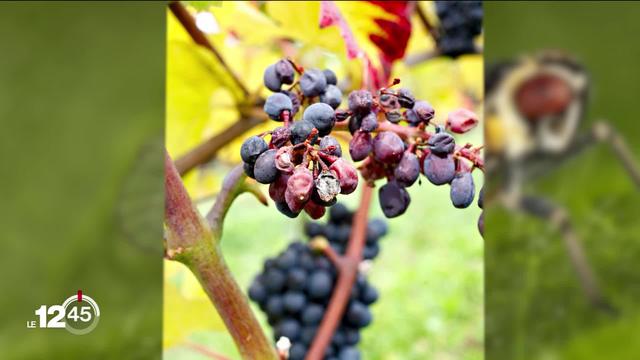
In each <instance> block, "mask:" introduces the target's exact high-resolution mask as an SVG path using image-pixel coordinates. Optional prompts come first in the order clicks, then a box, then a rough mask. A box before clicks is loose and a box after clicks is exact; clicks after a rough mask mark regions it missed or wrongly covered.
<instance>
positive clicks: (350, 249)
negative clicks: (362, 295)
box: [306, 185, 373, 360]
mask: <svg viewBox="0 0 640 360" xmlns="http://www.w3.org/2000/svg"><path fill="white" fill-rule="evenodd" d="M372 193H373V188H372V187H370V186H367V185H363V188H362V198H361V199H360V205H359V207H358V210H357V211H356V213H355V215H354V218H353V227H352V230H351V235H350V237H349V243H348V244H347V251H346V253H345V255H338V254H335V253H334V254H332V255H331V258H332V262H334V263H335V265H336V268H337V269H338V280H337V282H336V286H335V289H334V290H333V294H331V299H330V300H329V305H328V306H327V311H326V312H325V314H324V317H323V318H322V322H321V323H320V327H319V328H318V333H317V334H316V336H315V338H314V339H313V343H312V344H311V347H310V348H309V352H308V353H307V357H306V360H321V359H322V358H323V357H324V352H325V350H326V348H327V346H329V344H330V343H331V339H332V338H333V334H334V332H335V331H336V329H337V328H338V325H339V324H340V320H341V319H342V315H343V314H344V311H345V308H346V307H347V303H348V302H349V297H350V296H351V289H352V288H353V284H354V283H355V281H356V278H357V275H358V264H360V262H361V261H362V250H363V248H364V244H365V241H366V232H367V219H368V217H369V206H370V204H371V195H372ZM327 251H330V250H328V249H327Z"/></svg>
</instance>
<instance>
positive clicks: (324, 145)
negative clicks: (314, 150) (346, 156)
mask: <svg viewBox="0 0 640 360" xmlns="http://www.w3.org/2000/svg"><path fill="white" fill-rule="evenodd" d="M330 146H333V148H332V150H327V149H328V148H329V147H330ZM320 150H321V151H323V152H324V153H325V154H328V155H333V156H337V157H342V147H341V146H340V143H339V142H338V139H336V138H334V137H333V136H329V135H327V136H325V137H323V138H322V139H320Z"/></svg>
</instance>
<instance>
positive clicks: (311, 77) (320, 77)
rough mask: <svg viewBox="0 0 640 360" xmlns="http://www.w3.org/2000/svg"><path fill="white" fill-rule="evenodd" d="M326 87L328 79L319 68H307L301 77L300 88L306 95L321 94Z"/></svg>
mask: <svg viewBox="0 0 640 360" xmlns="http://www.w3.org/2000/svg"><path fill="white" fill-rule="evenodd" d="M326 87H327V79H326V78H325V76H324V73H323V72H322V71H320V70H318V69H307V70H305V71H304V73H303V74H302V76H301V77H300V89H301V90H302V93H303V94H304V96H306V97H314V96H320V95H321V94H322V93H324V90H325V88H326Z"/></svg>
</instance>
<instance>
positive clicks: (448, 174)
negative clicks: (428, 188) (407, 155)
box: [422, 153, 456, 185]
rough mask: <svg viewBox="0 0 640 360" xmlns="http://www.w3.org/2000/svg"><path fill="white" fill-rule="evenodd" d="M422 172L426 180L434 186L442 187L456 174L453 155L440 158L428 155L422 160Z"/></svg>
mask: <svg viewBox="0 0 640 360" xmlns="http://www.w3.org/2000/svg"><path fill="white" fill-rule="evenodd" d="M422 170H423V172H424V175H425V176H426V177H427V179H428V180H429V181H430V182H431V183H433V184H434V185H442V184H446V183H448V182H450V181H451V180H453V177H454V176H455V174H456V165H455V162H454V160H453V155H451V154H449V155H447V156H446V157H440V156H438V155H434V154H431V153H429V155H427V156H426V157H425V158H424V164H423V166H422Z"/></svg>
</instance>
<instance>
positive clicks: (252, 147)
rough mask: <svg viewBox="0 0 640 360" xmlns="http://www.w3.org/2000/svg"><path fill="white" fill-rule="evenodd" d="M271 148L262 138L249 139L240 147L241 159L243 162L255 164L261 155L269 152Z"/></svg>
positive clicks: (253, 137)
mask: <svg viewBox="0 0 640 360" xmlns="http://www.w3.org/2000/svg"><path fill="white" fill-rule="evenodd" d="M267 149H269V146H268V145H267V143H266V142H265V141H264V139H262V138H261V137H260V136H251V137H250V138H247V139H246V140H245V141H244V142H243V143H242V146H241V147H240V157H241V158H242V161H244V162H245V163H249V164H254V163H255V162H256V159H257V158H258V156H260V154H262V153H263V152H265V151H267Z"/></svg>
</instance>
